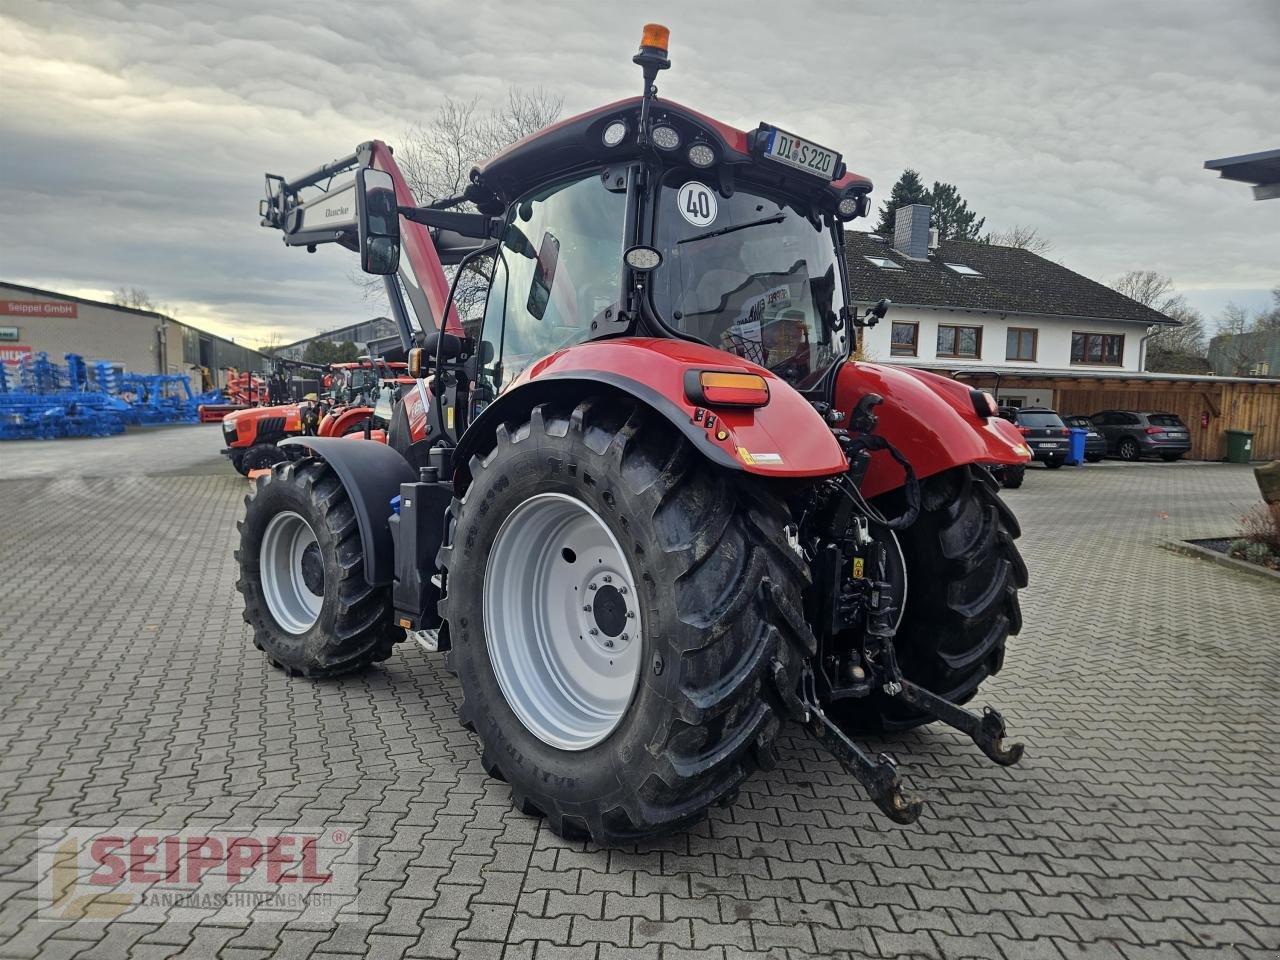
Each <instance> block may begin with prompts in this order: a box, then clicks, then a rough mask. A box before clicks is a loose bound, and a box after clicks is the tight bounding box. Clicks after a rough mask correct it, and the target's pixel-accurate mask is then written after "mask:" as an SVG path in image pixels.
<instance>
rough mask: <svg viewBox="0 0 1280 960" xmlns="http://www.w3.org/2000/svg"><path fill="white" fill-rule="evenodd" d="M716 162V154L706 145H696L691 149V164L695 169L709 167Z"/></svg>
mask: <svg viewBox="0 0 1280 960" xmlns="http://www.w3.org/2000/svg"><path fill="white" fill-rule="evenodd" d="M715 162H716V152H715V151H714V150H712V149H711V148H710V147H709V146H707V145H706V144H705V143H695V144H694V145H693V146H691V147H690V148H689V163H690V164H692V165H693V166H695V167H709V166H711V165H712V164H713V163H715Z"/></svg>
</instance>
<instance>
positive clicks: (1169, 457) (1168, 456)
mask: <svg viewBox="0 0 1280 960" xmlns="http://www.w3.org/2000/svg"><path fill="white" fill-rule="evenodd" d="M1160 459H1161V460H1163V461H1164V462H1165V463H1173V461H1175V460H1181V459H1182V454H1180V453H1162V454H1160Z"/></svg>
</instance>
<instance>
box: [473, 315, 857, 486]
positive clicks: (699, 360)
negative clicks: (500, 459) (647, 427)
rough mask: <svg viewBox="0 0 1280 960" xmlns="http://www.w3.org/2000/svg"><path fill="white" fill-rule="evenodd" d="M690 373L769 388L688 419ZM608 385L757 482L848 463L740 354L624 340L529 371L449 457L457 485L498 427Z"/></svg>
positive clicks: (809, 412) (834, 469)
mask: <svg viewBox="0 0 1280 960" xmlns="http://www.w3.org/2000/svg"><path fill="white" fill-rule="evenodd" d="M689 370H721V371H733V372H743V373H754V374H758V375H760V376H762V377H764V378H765V380H767V381H768V384H769V402H768V403H767V404H765V405H764V406H763V407H756V408H754V409H743V408H730V407H723V408H711V407H709V408H707V411H706V412H707V414H708V415H709V416H710V417H712V418H714V422H713V423H712V424H711V425H710V426H708V423H707V419H708V418H707V417H703V418H702V419H700V420H695V419H694V411H695V410H697V409H698V408H697V405H696V404H694V403H692V402H691V401H690V400H689V399H688V398H687V397H686V396H685V391H684V375H685V372H686V371H689ZM599 385H605V386H608V387H612V388H614V389H616V390H620V391H622V392H624V393H626V394H629V395H630V396H632V397H635V398H636V399H637V400H639V401H640V402H642V403H644V404H645V405H646V406H648V407H650V408H651V409H652V410H654V411H656V412H657V413H658V414H660V415H662V416H663V417H665V418H666V419H667V420H668V421H669V422H670V423H671V425H672V426H673V427H675V428H676V429H677V430H679V431H680V432H681V433H682V434H683V435H684V436H685V437H687V438H688V440H689V441H690V443H692V444H693V447H694V449H696V450H698V451H699V452H700V453H702V454H703V455H704V456H705V457H707V459H708V460H710V461H711V462H712V463H715V464H716V465H717V466H720V467H723V468H725V469H726V470H733V471H738V472H743V473H751V474H756V475H758V476H764V477H777V478H799V477H823V476H830V475H832V474H836V473H840V472H842V471H844V470H845V469H847V467H848V461H847V460H846V459H845V456H844V452H843V451H842V450H841V449H840V445H839V444H838V443H837V442H836V439H835V437H834V436H833V435H832V433H831V430H830V428H829V427H828V425H827V424H826V422H825V421H824V420H823V419H822V417H820V416H819V415H818V413H817V411H815V410H814V409H813V407H812V406H810V404H809V403H808V401H806V400H805V399H804V397H802V396H800V394H799V393H797V392H796V391H795V390H794V389H793V388H792V387H791V386H790V385H789V384H787V383H786V382H785V381H784V380H781V379H779V378H778V377H777V376H775V375H774V374H773V373H771V372H770V371H769V370H766V369H765V368H763V367H760V366H757V365H756V364H754V363H750V362H749V361H747V360H744V359H742V358H741V357H736V356H734V355H733V354H729V353H725V352H724V351H722V350H716V349H713V348H712V347H707V346H703V345H701V344H696V343H689V342H686V341H682V340H666V339H650V338H644V337H624V338H620V339H617V340H603V341H597V342H595V343H583V344H578V345H577V346H573V347H568V348H566V349H564V350H560V351H557V352H556V353H553V354H551V355H550V356H548V357H546V358H545V359H543V360H540V361H538V362H537V363H535V364H533V365H532V366H530V367H529V368H528V369H526V370H525V371H524V372H522V373H521V374H520V376H518V377H517V378H516V379H515V380H514V381H513V382H512V384H511V385H510V386H509V387H508V388H507V389H506V390H504V391H503V392H502V394H501V395H500V396H499V397H498V399H497V400H495V401H494V402H493V403H491V404H490V405H489V406H488V407H487V408H486V409H485V411H484V412H483V413H482V414H481V415H480V416H479V417H477V418H476V420H475V421H474V422H473V423H472V424H471V426H470V427H469V428H468V429H467V432H466V434H465V435H464V436H463V437H462V440H461V442H460V444H459V447H458V451H457V454H456V459H455V461H454V462H455V463H456V464H457V465H458V468H459V472H458V476H457V477H456V478H455V479H457V480H459V481H460V483H461V485H462V486H465V483H466V480H467V476H468V475H467V474H466V467H467V462H468V460H469V459H470V457H471V455H472V454H474V453H478V452H480V451H481V450H483V449H485V446H486V445H487V443H488V442H490V438H492V436H493V433H494V431H495V430H496V429H497V427H498V425H499V424H501V423H506V422H510V421H513V420H517V419H520V418H522V417H524V416H527V414H528V412H529V410H531V409H533V407H534V406H536V405H537V404H539V403H543V402H546V401H547V400H552V399H557V398H561V397H569V396H575V395H576V396H581V395H584V394H586V393H589V392H591V390H592V389H593V388H594V389H598V387H599Z"/></svg>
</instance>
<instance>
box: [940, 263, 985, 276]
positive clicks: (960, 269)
mask: <svg viewBox="0 0 1280 960" xmlns="http://www.w3.org/2000/svg"><path fill="white" fill-rule="evenodd" d="M946 267H947V269H948V270H950V271H951V272H952V273H958V274H960V276H962V277H980V276H982V274H980V273H979V272H978V271H977V270H975V269H973V267H966V266H965V265H964V264H963V263H948V264H947V265H946Z"/></svg>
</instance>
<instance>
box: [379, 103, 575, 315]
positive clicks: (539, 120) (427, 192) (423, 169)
mask: <svg viewBox="0 0 1280 960" xmlns="http://www.w3.org/2000/svg"><path fill="white" fill-rule="evenodd" d="M563 104H564V98H562V97H559V96H556V95H554V94H551V93H548V92H547V91H546V90H544V89H543V88H542V87H535V88H533V89H530V90H524V89H521V88H519V87H512V88H511V89H509V90H508V91H507V100H506V103H504V104H502V105H501V106H498V107H494V108H492V109H489V110H485V109H483V108H482V107H481V105H480V98H479V97H473V98H471V99H470V100H455V99H453V98H452V97H446V98H445V101H444V103H443V104H442V105H441V106H440V109H439V110H438V111H436V115H435V117H433V118H432V119H431V120H430V121H428V122H427V123H421V124H414V125H413V126H411V127H409V128H408V129H407V130H406V131H405V132H404V134H403V136H402V137H401V142H400V146H399V150H398V152H397V155H396V157H397V163H398V164H399V167H400V170H401V172H402V173H403V174H404V178H405V180H406V181H407V182H408V184H409V187H410V189H411V190H412V191H413V195H414V198H415V199H416V200H417V202H418V203H421V204H429V203H434V202H436V201H437V200H444V199H449V198H452V197H457V196H459V195H461V193H462V191H463V190H464V189H466V186H467V184H468V183H469V182H470V176H471V168H472V167H474V166H475V165H476V164H477V163H479V162H480V161H482V160H484V159H485V158H486V157H489V156H492V155H493V154H495V153H498V152H499V151H501V150H504V149H505V148H507V147H509V146H510V145H511V144H513V143H515V142H516V141H517V140H520V139H521V138H523V137H527V136H529V134H531V133H536V132H537V131H539V130H541V129H543V128H544V127H547V126H549V125H550V124H552V123H554V122H555V121H556V119H557V118H558V117H559V116H560V110H561V107H562V106H563ZM453 209H455V210H458V211H460V212H467V211H470V210H472V209H473V207H472V205H471V204H469V203H461V204H458V205H457V206H455V207H453ZM487 260H488V258H481V259H480V260H475V261H472V262H471V264H470V265H469V266H468V269H467V273H466V275H465V276H463V277H462V278H461V279H460V280H459V281H458V291H457V294H456V295H455V297H454V302H455V303H456V304H457V308H458V314H459V316H460V318H461V319H462V320H463V322H464V323H466V324H468V325H474V324H475V323H477V322H478V321H479V315H480V312H481V311H482V310H483V308H484V299H485V293H486V290H487V288H488V282H489V272H490V270H491V264H489V263H488V262H482V261H487ZM445 274H446V276H447V277H448V278H449V280H450V281H451V282H452V280H453V268H452V267H446V268H445ZM356 280H357V283H358V285H359V286H360V287H361V288H362V290H363V292H364V296H365V299H366V300H375V301H378V302H381V301H382V300H384V299H385V297H384V294H383V286H382V282H381V280H380V279H378V278H367V277H365V276H364V275H363V274H360V275H357V276H356Z"/></svg>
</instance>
